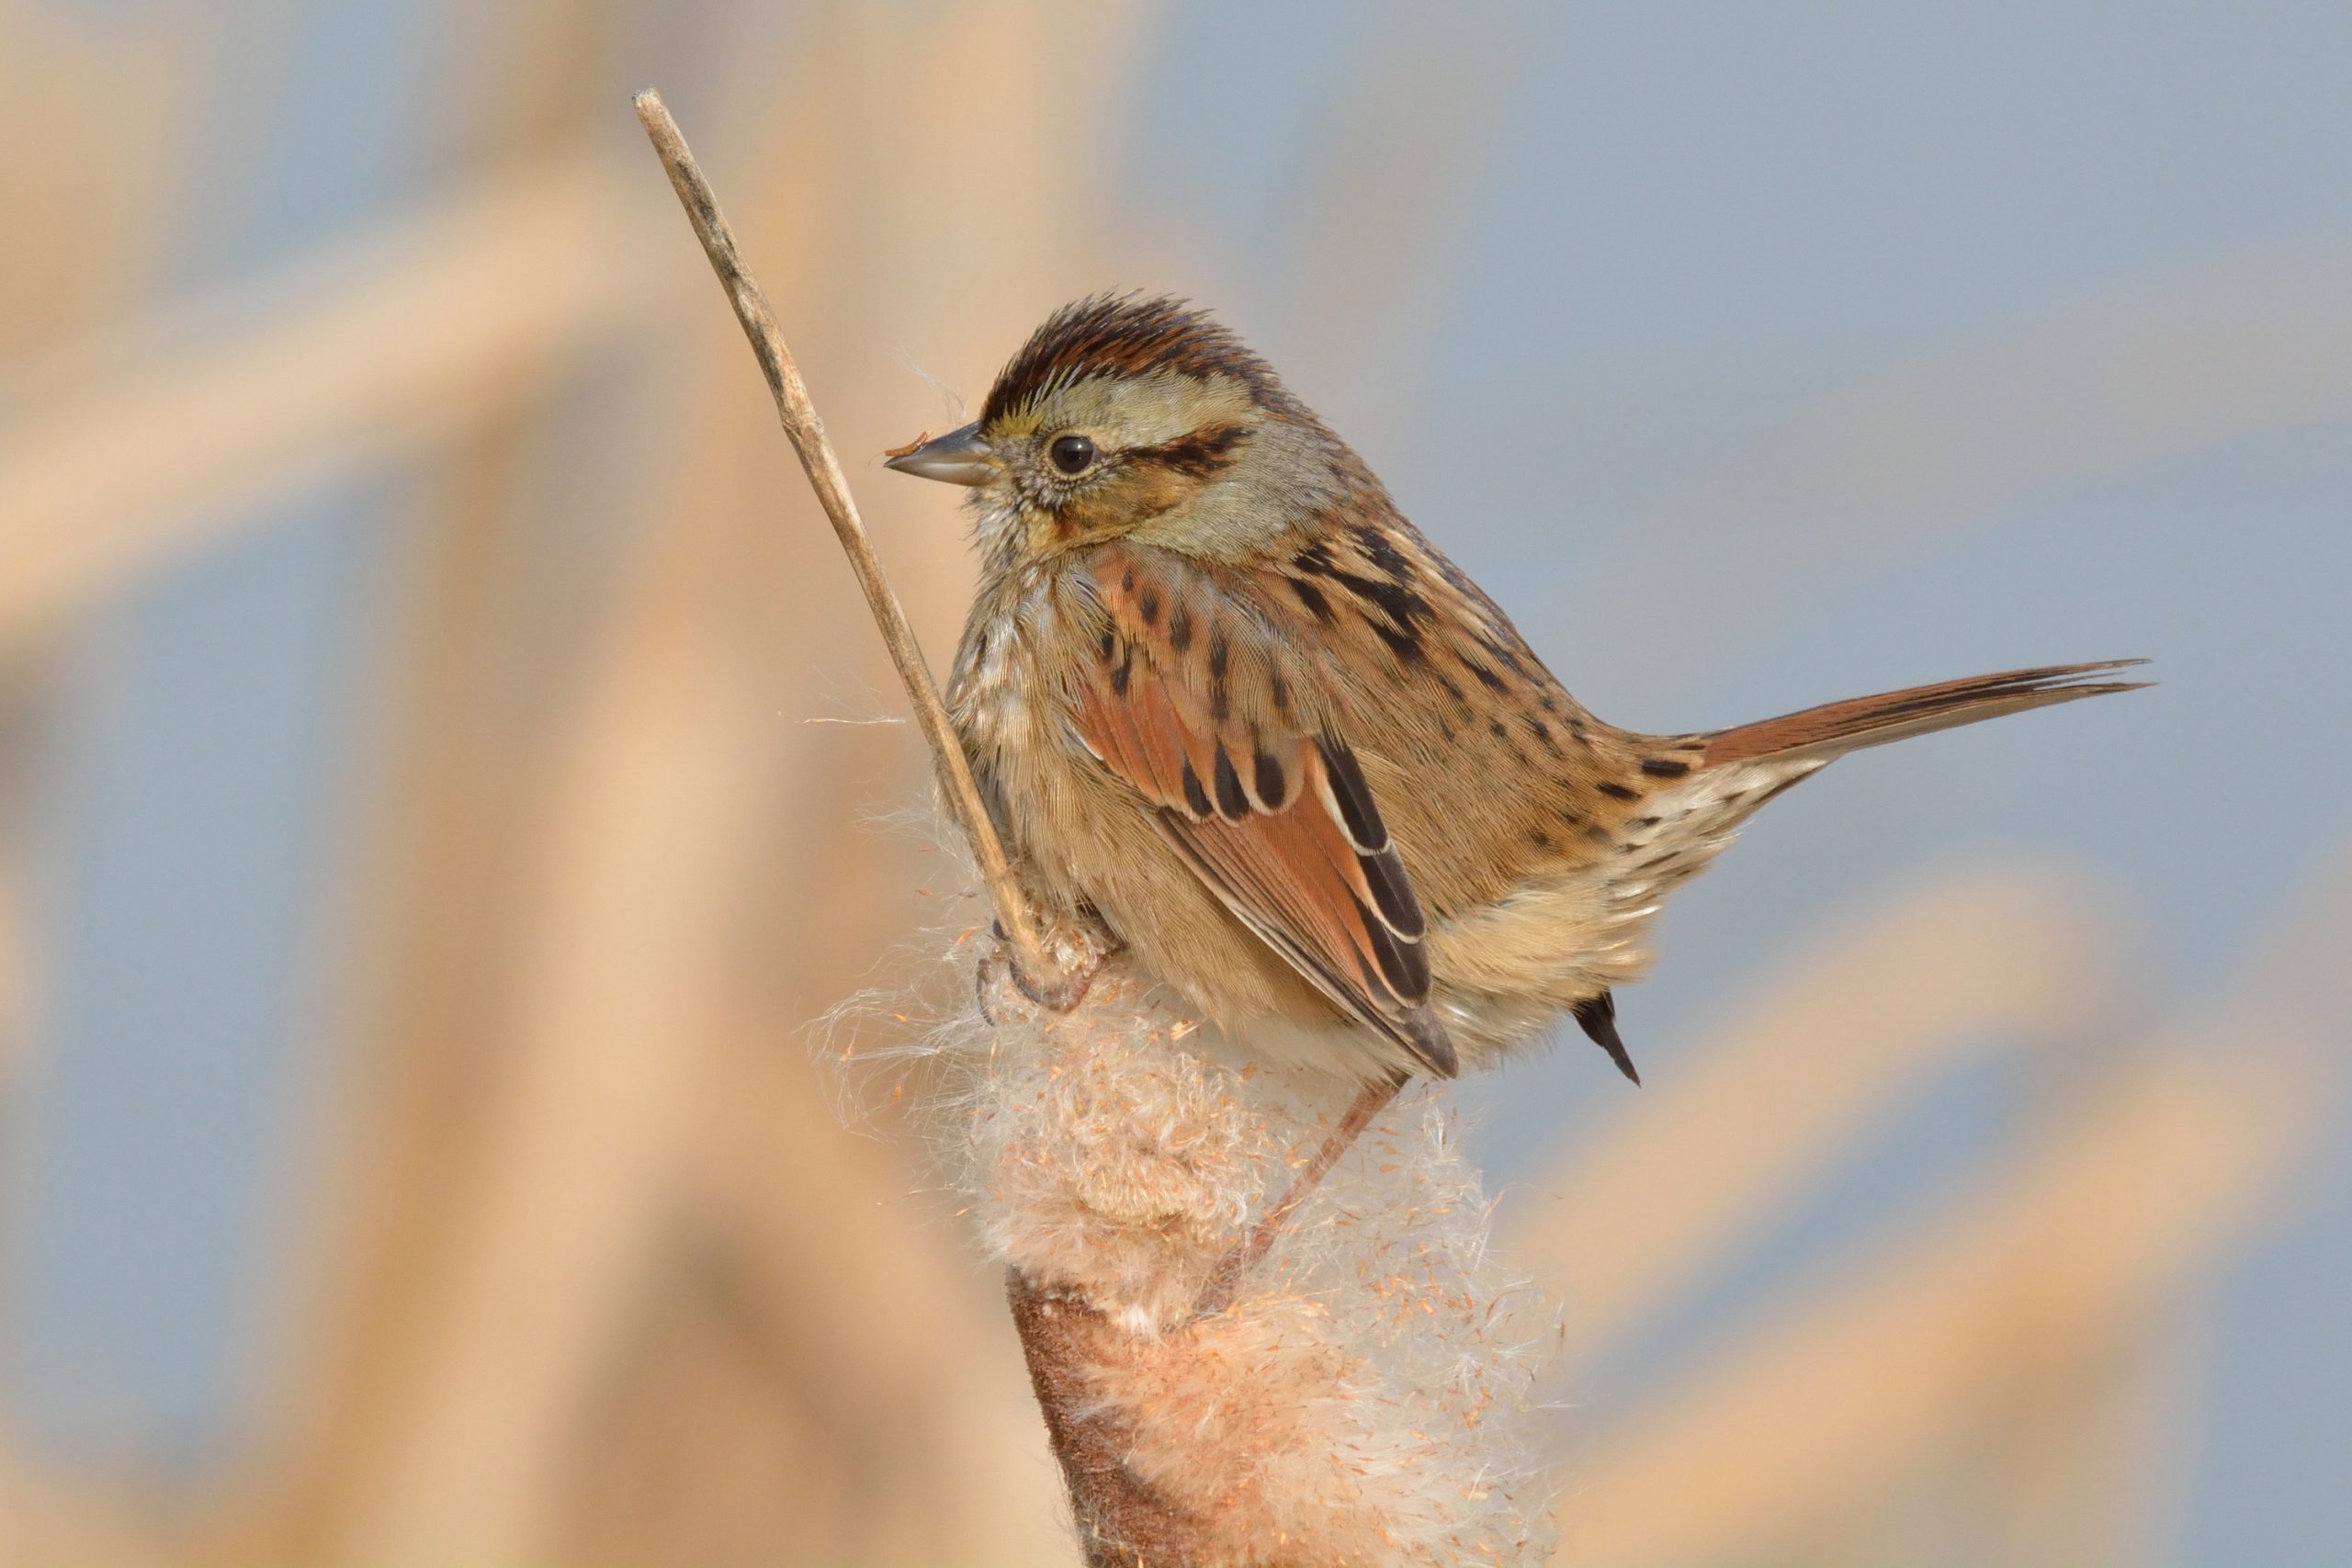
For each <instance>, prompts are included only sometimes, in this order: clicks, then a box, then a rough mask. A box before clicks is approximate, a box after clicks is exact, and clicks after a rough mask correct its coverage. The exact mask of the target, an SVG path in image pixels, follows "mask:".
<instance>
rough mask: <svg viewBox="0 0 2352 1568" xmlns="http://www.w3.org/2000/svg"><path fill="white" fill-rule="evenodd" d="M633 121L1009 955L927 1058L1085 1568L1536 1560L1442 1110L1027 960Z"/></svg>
mask: <svg viewBox="0 0 2352 1568" xmlns="http://www.w3.org/2000/svg"><path fill="white" fill-rule="evenodd" d="M636 105H637V112H638V118H639V119H640V120H641V121H642V122H643V123H644V126H645V130H646V133H647V135H648V136H649V137H650V139H651V141H652V143H653V146H654V150H655V152H657V153H658V154H659V155H660V157H661V159H662V164H663V167H664V168H665V169H666V170H667V171H668V173H669V175H670V181H671V184H672V186H673V188H674V189H675V190H676V192H677V194H678V199H679V201H680V203H681V204H682V205H683V206H684V209H685V211H686V216H687V219H688V220H689V222H690V223H691V224H692V225H693V227H694V231H695V235H696V237H697V238H698V239H699V240H700V241H701V243H702V246H703V250H704V252H705V254H707V256H708V257H709V259H710V264H711V267H712V269H713V270H714V271H715V272H716V273H717V274H718V279H719V282H720V284H721V286H722V287H723V288H725V289H726V291H727V295H728V298H729V301H730V302H731V303H732V305H733V306H734V309H735V313H736V316H737V319H738V320H739V321H741V324H742V327H743V331H744V334H745V336H746V337H747V338H749V340H750V342H751V344H752V352H753V354H754V355H755V356H756V357H757V358H758V360H759V364H760V368H761V371H762V373H763V375H764V376H765V377H766V379H767V383H768V389H769V390H770V392H771V393H772V395H773V396H774V398H775V405H776V413H777V416H778V418H779V419H780V420H781V422H782V423H783V425H784V429H785V433H786V435H787V436H788V437H789V438H790V440H791V442H792V445H793V448H794V450H795V452H796V453H797V455H798V457H799V458H800V463H801V467H802V468H803V470H804V472H806V474H807V475H808V478H809V484H810V486H811V488H813V489H814V490H815V491H816V493H817V497H818V500H819V502H820V504H821V505H822V507H823V509H824V511H825V513H826V515H827V517H828V518H829V519H830V520H831V523H832V525H833V529H834V532H835V534H836V535H837V536H839V538H840V540H841V543H842V549H843V550H844V551H845V552H846V553H847V554H848V556H849V558H850V560H851V563H852V565H853V567H854V570H855V571H856V574H857V579H858V582H859V585H860V586H861V587H862V588H863V589H864V591H865V597H866V603H867V605H868V607H869V608H870V609H871V610H872V612H873V615H874V618H875V622H876V626H877V627H878V628H879V629H880V631H881V634H882V637H883V640H884V642H885V643H886V644H887V645H888V649H889V652H890V657H891V660H892V662H893V663H894V664H895V665H896V667H897V669H898V672H899V678H900V679H901V681H902V682H904V684H905V686H906V690H907V696H908V699H909V701H910V703H911V704H912V705H913V707H914V711H915V715H916V717H917V719H918V721H919V723H920V725H921V727H922V734H923V738H924V739H925V740H926V741H927V742H928V743H929V745H930V747H931V750H932V753H933V760H934V762H935V764H936V767H937V771H938V777H939V781H940V785H941V791H942V794H943V795H944V797H945V801H946V805H947V807H948V808H949V810H950V811H951V812H952V813H953V815H954V816H955V818H956V821H957V823H958V825H959V827H960V828H961V829H962V830H963V834H964V837H965V840H967V843H968V844H969V845H970V847H971V849H972V852H973V854H974V857H975V859H976V860H977V862H978V870H979V873H980V875H981V878H982V880H983V882H984V884H985V886H986V891H987V896H988V902H989V907H990V909H991V911H992V913H993V916H994V919H995V923H996V931H997V934H998V936H999V939H1000V942H999V945H998V946H997V947H995V948H994V949H993V950H990V949H989V947H988V946H987V944H980V945H979V947H978V949H977V951H978V952H980V953H982V954H983V956H981V957H980V958H979V959H978V963H977V965H975V964H974V962H973V958H972V952H973V951H975V950H974V949H971V948H967V946H966V944H964V943H961V942H959V943H958V944H957V946H956V949H954V950H951V952H950V953H949V954H948V956H947V960H946V961H947V962H948V963H950V964H961V965H963V966H965V967H967V968H971V969H973V971H974V974H973V979H974V981H975V988H976V990H977V993H978V994H977V997H976V998H974V999H973V1000H972V1001H970V1002H967V1003H964V1004H961V1005H960V1006H958V1007H957V1008H956V1009H955V1010H952V1011H949V1012H947V1013H945V1014H944V1015H943V1016H942V1017H940V1018H939V1019H937V1020H936V1021H934V1024H933V1029H932V1031H931V1033H930V1042H931V1046H932V1048H933V1051H934V1052H936V1053H937V1054H938V1055H940V1056H941V1057H943V1058H944V1060H945V1061H946V1063H947V1064H948V1072H947V1073H946V1074H945V1075H944V1084H945V1086H946V1087H947V1096H948V1099H947V1109H948V1111H949V1112H950V1114H951V1116H952V1119H953V1120H955V1121H956V1122H959V1123H960V1125H961V1126H962V1128H963V1129H964V1135H963V1138H962V1148H961V1151H960V1153H961V1156H962V1158H961V1161H960V1170H959V1179H960V1181H961V1184H962V1185H963V1186H964V1188H965V1190H966V1191H967V1195H968V1196H969V1197H970V1198H971V1200H972V1206H973V1208H975V1209H977V1210H978V1213H980V1215H981V1219H982V1230H983V1234H984V1235H985V1237H986V1239H987V1242H988V1245H989V1251H990V1253H991V1255H992V1256H994V1257H995V1258H999V1259H1000V1260H1001V1261H1002V1262H1003V1263H1004V1264H1005V1265H1006V1266H1007V1269H1008V1284H1007V1293H1008V1296H1009V1299H1010V1301H1011V1303H1012V1319H1013V1323H1014V1325H1015V1327H1016V1328H1017V1330H1018V1332H1019V1334H1020V1337H1021V1341H1022V1346H1023V1351H1024V1353H1025V1355H1026V1358H1027V1360H1028V1365H1029V1370H1030V1376H1031V1381H1032V1383H1033V1386H1034V1388H1035V1393H1036V1396H1037V1402H1038V1404H1039V1407H1040V1409H1041V1412H1042V1414H1043V1416H1044V1417H1045V1423H1046V1433H1047V1436H1048V1438H1049V1439H1050V1441H1051V1443H1052V1446H1053V1450H1054V1452H1055V1455H1056V1457H1057V1459H1058V1460H1059V1461H1060V1463H1061V1468H1062V1472H1063V1475H1064V1478H1065V1480H1066V1481H1067V1483H1068V1484H1069V1494H1070V1501H1071V1504H1072V1507H1073V1510H1074V1512H1075V1514H1076V1517H1077V1522H1078V1527H1079V1533H1080V1539H1081V1540H1082V1542H1083V1544H1084V1547H1085V1550H1086V1554H1087V1558H1088V1561H1089V1562H1090V1563H1093V1564H1098V1565H1106V1568H1107V1565H1109V1564H1114V1563H1130V1562H1155V1563H1167V1564H1171V1565H1183V1568H1228V1565H1229V1568H1246V1565H1248V1564H1253V1563H1262V1562H1273V1561H1281V1562H1286V1563H1296V1564H1301V1565H1303V1568H1313V1565H1321V1564H1330V1565H1332V1568H1339V1565H1340V1564H1345V1563H1363V1562H1394V1563H1399V1564H1406V1563H1410V1564H1424V1563H1426V1564H1430V1565H1432V1568H1436V1565H1442V1564H1455V1563H1471V1562H1495V1563H1510V1562H1525V1561H1528V1560H1529V1559H1530V1557H1531V1556H1532V1555H1534V1554H1537V1553H1539V1552H1541V1551H1544V1550H1548V1547H1549V1544H1550V1533H1549V1531H1550V1526H1549V1518H1548V1508H1547V1507H1546V1506H1545V1502H1546V1499H1545V1497H1544V1493H1543V1490H1542V1482H1541V1477H1542V1475H1543V1467H1542V1465H1541V1464H1540V1463H1539V1462H1538V1460H1537V1458H1536V1448H1535V1444H1534V1442H1533V1440H1532V1439H1533V1436H1534V1432H1533V1428H1534V1422H1533V1420H1532V1417H1533V1415H1534V1412H1535V1403H1534V1399H1533V1389H1534V1384H1535V1378H1536V1374H1537V1372H1538V1371H1540V1369H1541V1367H1542V1364H1543V1359H1544V1357H1543V1350H1544V1346H1545V1344H1546V1342H1547V1340H1548V1339H1549V1338H1550V1336H1548V1335H1547V1334H1546V1333H1545V1332H1544V1327H1543V1325H1541V1323H1540V1322H1539V1321H1537V1320H1540V1318H1541V1316H1542V1313H1541V1310H1540V1305H1539V1304H1538V1301H1537V1297H1536V1295H1535V1292H1533V1290H1532V1287H1531V1286H1529V1285H1528V1284H1527V1283H1526V1281H1524V1280H1517V1279H1514V1278H1512V1277H1510V1275H1508V1274H1507V1273H1506V1272H1504V1271H1503V1270H1502V1269H1500V1268H1499V1266H1498V1265H1497V1264H1496V1263H1494V1262H1493V1261H1491V1259H1490V1257H1489V1253H1488V1247H1487V1242H1488V1230H1489V1210H1488V1205H1487V1203H1486V1201H1484V1198H1483V1196H1482V1194H1481V1192H1480V1190H1479V1183H1478V1179H1477V1175H1476V1171H1475V1170H1473V1169H1472V1168H1469V1167H1468V1166H1467V1165H1466V1164H1465V1163H1464V1161H1463V1159H1462V1158H1461V1156H1460V1155H1459V1153H1458V1151H1457V1149H1456V1146H1455V1141H1454V1139H1453V1135H1452V1129H1451V1122H1450V1118H1449V1116H1448V1114H1447V1112H1446V1109H1445V1107H1444V1105H1443V1103H1442V1099H1441V1097H1440V1095H1439V1093H1438V1091H1437V1090H1435V1089H1427V1088H1425V1089H1423V1090H1422V1091H1421V1092H1420V1093H1419V1094H1418V1095H1416V1096H1412V1097H1410V1099H1411V1101H1412V1103H1411V1104H1410V1105H1409V1106H1408V1108H1407V1109H1406V1111H1404V1113H1403V1114H1400V1115H1397V1116H1393V1117H1385V1116H1384V1115H1383V1112H1385V1111H1389V1110H1390V1109H1391V1108H1392V1107H1393V1106H1394V1104H1395V1102H1396V1100H1397V1086H1396V1085H1394V1084H1384V1085H1381V1086H1378V1087H1376V1088H1372V1089H1361V1090H1357V1091H1355V1092H1353V1093H1351V1092H1350V1089H1349V1088H1348V1086H1347V1085H1345V1084H1344V1083H1335V1082H1331V1081H1328V1080H1326V1079H1323V1078H1319V1077H1316V1076H1314V1075H1311V1074H1304V1073H1281V1072H1274V1071H1270V1070H1266V1069H1265V1068H1263V1067H1262V1066H1260V1065H1258V1064H1256V1063H1253V1062H1251V1061H1250V1060H1249V1059H1248V1057H1247V1056H1246V1055H1244V1054H1243V1053H1241V1052H1240V1051H1238V1050H1237V1049H1236V1048H1235V1046H1236V1043H1234V1042H1230V1041H1227V1040H1223V1039H1220V1038H1219V1037H1218V1036H1217V1034H1216V1032H1215V1031H1214V1030H1211V1029H1208V1028H1204V1027H1203V1026H1202V1024H1201V1023H1200V1021H1197V1020H1194V1019H1192V1018H1188V1017H1185V1016H1182V1015H1181V1014H1179V1013H1176V1012H1174V1011H1171V1010H1170V1008H1169V1006H1168V1004H1167V1001H1166V999H1165V998H1164V994H1163V993H1160V992H1158V991H1157V990H1156V989H1155V987H1152V986H1151V985H1150V984H1149V982H1148V980H1146V979H1144V978H1143V977H1141V976H1137V975H1135V974H1133V973H1131V972H1130V971H1129V969H1128V967H1127V966H1126V965H1125V964H1124V963H1122V962H1121V960H1120V957H1119V955H1118V954H1117V953H1108V954H1105V953H1102V952H1099V951H1097V950H1096V949H1095V948H1094V946H1093V944H1092V943H1091V942H1090V941H1089V939H1088V938H1087V937H1086V936H1085V935H1083V934H1082V933H1071V934H1063V933H1055V934H1054V935H1053V936H1051V937H1048V936H1047V935H1046V933H1044V932H1041V931H1040V930H1039V925H1038V921H1037V919H1036V917H1035V913H1034V912H1033V910H1032V908H1031V907H1030V905H1029V903H1028V900H1027V899H1026V898H1025V897H1023V892H1022V889H1021V887H1020V886H1019V883H1018V880H1017V877H1016V875H1015V874H1014V872H1013V869H1012V865H1011V863H1010V861H1009V860H1008V858H1007V856H1006V854H1005V852H1004V849H1003V846H1002V845H1001V843H1000V842H999V840H998V839H997V836H996V833H995V831H994V829H993V827H992V825H991V824H990V822H989V817H988V814H987V811H986V809H985V807H983V806H982V804H981V801H980V797H979V791H978V787H977V785H976V784H974V782H973V777H972V773H971V768H970V765H969V763H968V762H967V760H966V759H965V757H964V755H963V751H962V749H961V746H960V744H959V742H958V741H957V740H956V736H955V733H954V730H953V729H952V728H950V725H949V721H948V717H947V714H946V710H945V708H944V705H942V704H941V702H940V698H939V694H938V692H937V690H936V688H935V686H934V685H933V681H932V677H931V673H930V670H929V668H928V666H927V665H926V664H925V663H924V661H923V657H922V649H921V648H920V647H919V646H918V645H917V643H916V641H915V637H914V632H913V629H912V627H911V626H910V625H909V624H908V621H907V618H906V615H905V613H904V611H903V610H901V609H900V608H899V604H898V600H897V598H896V596H895V595H894V594H893V593H892V592H891V590H890V587H889V583H888V579H887V578H886V576H885V575H884V573H883V570H882V567H881V563H880V562H879V560H878V559H877V558H876V556H875V554H874V548H873V545H872V542H871V540H870V539H869V538H868V537H867V536H866V532H865V525H864V524H863V523H862V522H861V521H860V519H859V517H858V515H857V510H856V503H855V502H854V500H853V499H852V498H851V496H850V493H849V486H848V481H847V480H846V479H845V478H844V477H843V476H842V470H841V465H840V463H839V461H838V459H837V458H836V457H834V454H833V451H832V446H831V442H830V441H828V440H827V439H826V436H825V434H824V425H823V422H822V421H821V420H820V418H819V417H818V414H817V412H816V408H815V406H814V404H813V403H812V401H811V400H810V399H809V391H808V388H807V386H806V385H805V384H804V383H803V381H802V380H801V377H800V373H799V370H798V368H797V366H796V365H795V364H794V363H793V359H792V355H791V351H790V349H789V348H788V347H787V346H786V343H785V341H784V338H783V335H782V333H781V332H780V330H779V329H778V327H777V325H776V321H775V313H774V311H773V310H772V309H771V308H770V307H769V305H768V302H767V299H766V297H765V295H764V294H763V292H762V291H761V289H760V287H759V285H758V283H757V282H756V281H755V280H754V279H753V277H752V275H751V273H750V272H749V270H748V269H747V268H746V267H745V265H744V264H743V262H742V258H741V254H739V252H738V249H737V245H736V241H735V237H734V234H733V232H732V231H731V230H730V229H729V226H728V223H727V220H726V218H725V216H724V215H723V214H722V213H721V211H720V210H719V207H718V199H717V197H716V196H715V195H714V194H713V192H712V191H711V188H710V186H709V183H708V182H707V180H706V179H705V178H704V176H703V175H702V172H701V170H700V168H699V166H698V165H697V164H696V163H695V158H694V154H693V152H691V151H690V150H689V149H688V147H687V145H686V142H685V139H684V136H683V135H682V134H681V133H680V131H679V130H678V127H677V124H676V122H675V121H674V120H673V118H671V116H670V113H669V111H668V109H667V108H666V107H664V106H663V104H662V99H661V96H660V95H659V94H657V93H655V92H652V91H650V90H648V91H646V92H643V93H640V94H639V95H638V96H637V99H636ZM1366 1133H1370V1134H1371V1136H1372V1141H1373V1144H1374V1148H1375V1149H1376V1152H1377V1155H1378V1156H1380V1157H1378V1158H1377V1159H1376V1160H1374V1159H1373V1158H1371V1157H1370V1156H1367V1155H1365V1153H1364V1151H1361V1150H1358V1149H1357V1148H1356V1145H1357V1144H1358V1142H1359V1140H1360V1139H1361V1138H1362V1137H1363V1135H1364V1134H1366ZM1351 1153H1352V1154H1356V1155H1358V1156H1359V1157H1355V1158H1352V1159H1351V1158H1350V1157H1349V1156H1351Z"/></svg>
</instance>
